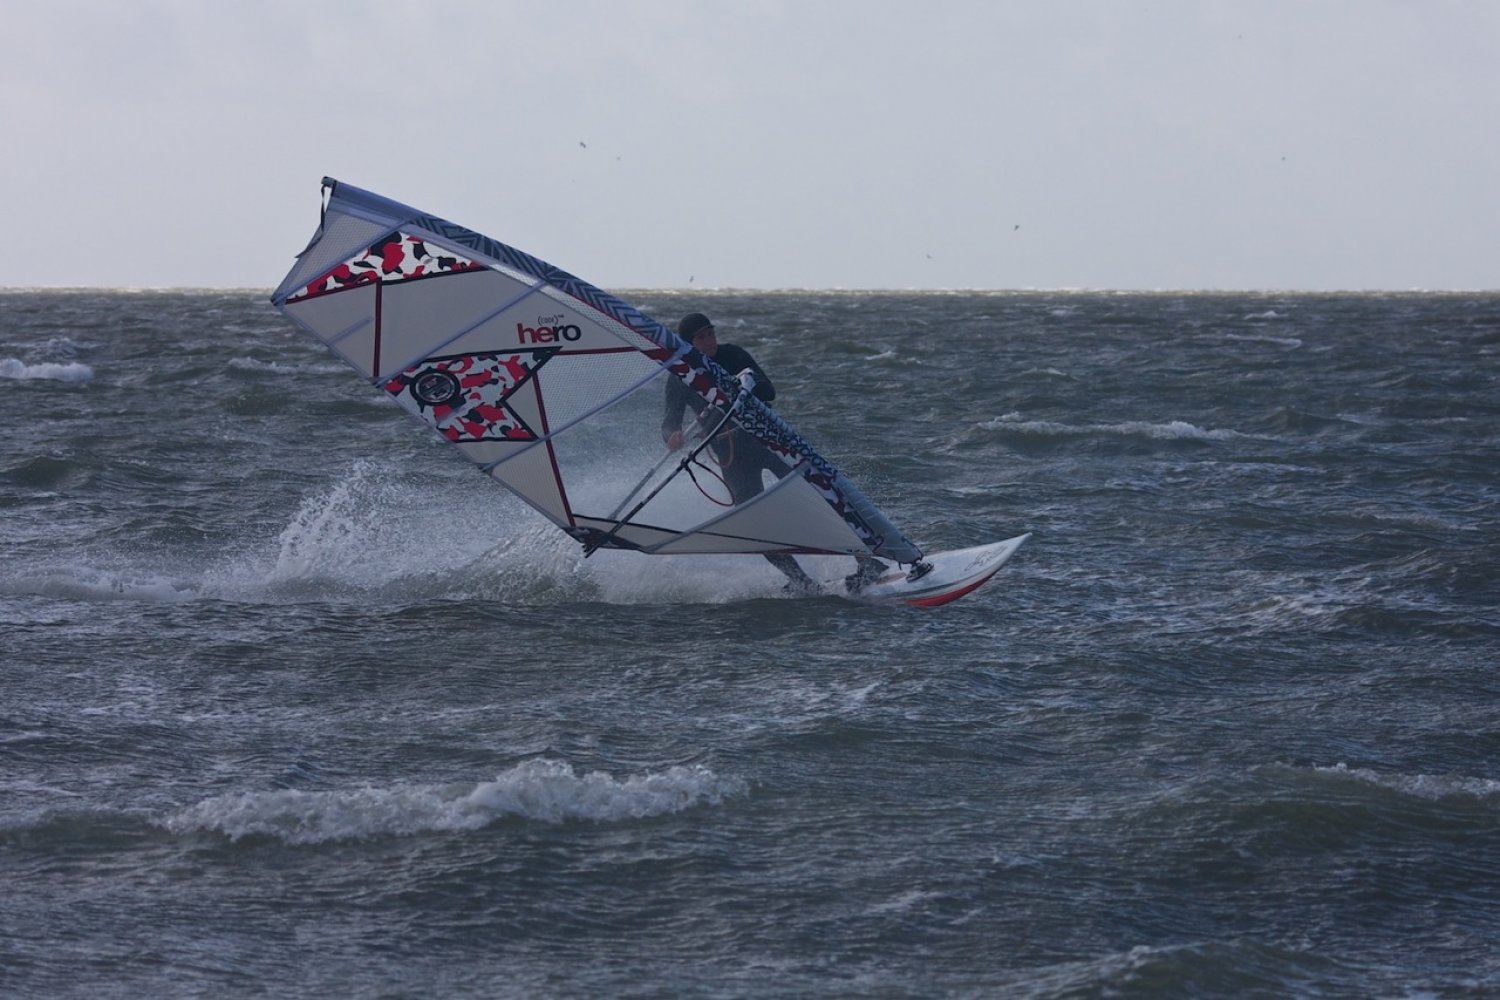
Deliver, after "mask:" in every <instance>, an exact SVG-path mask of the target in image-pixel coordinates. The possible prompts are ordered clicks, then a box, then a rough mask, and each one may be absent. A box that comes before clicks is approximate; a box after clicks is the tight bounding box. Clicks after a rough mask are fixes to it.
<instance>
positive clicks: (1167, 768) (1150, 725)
mask: <svg viewBox="0 0 1500 1000" xmlns="http://www.w3.org/2000/svg"><path fill="white" fill-rule="evenodd" d="M621 294H622V297H624V298H626V299H627V300H628V301H630V302H631V303H632V304H634V305H638V306H640V307H641V308H643V309H644V310H646V311H647V312H648V313H650V314H651V315H653V316H657V317H659V318H661V319H663V320H664V321H667V322H669V323H673V322H675V321H676V319H677V318H678V317H680V316H681V315H683V314H684V313H686V312H689V311H694V310H701V311H704V312H706V313H708V314H709V315H710V316H711V317H712V318H713V319H714V321H715V324H716V326H717V328H718V330H719V333H720V340H721V341H723V342H731V343H737V344H739V345H740V346H742V347H744V348H746V349H747V350H749V351H750V352H751V353H752V354H754V355H755V357H756V358H757V360H758V361H759V362H760V363H761V365H762V367H763V368H764V369H765V370H766V372H767V373H768V374H769V375H770V376H771V378H772V379H773V380H774V381H775V384H776V387H777V389H778V393H779V395H778V400H777V407H778V412H779V413H780V414H781V415H782V416H783V417H784V418H786V419H787V420H788V421H789V422H790V423H792V424H793V426H795V427H796V428H797V429H798V430H799V431H800V432H801V433H802V434H803V435H804V436H805V437H806V438H807V439H808V440H809V441H810V442H812V443H813V444H814V446H815V447H817V448H818V449H819V450H820V451H822V452H823V453H824V454H826V455H827V456H828V457H829V458H830V460H832V461H833V462H834V463H835V464H836V465H838V467H839V468H840V469H841V470H842V471H844V472H845V473H846V474H847V475H848V476H849V477H850V478H851V479H852V480H853V481H854V482H856V483H858V484H860V485H861V487H862V488H863V489H864V490H865V492H866V493H867V494H869V495H870V497H871V498H872V499H873V500H875V502H876V503H877V504H879V505H880V506H881V507H882V509H884V510H885V511H886V512H887V513H888V514H889V515H890V517H891V519H892V520H893V521H894V522H895V523H896V524H898V525H899V526H900V527H901V528H902V530H903V531H904V532H905V533H906V534H907V535H908V536H909V537H910V538H911V539H912V540H914V541H915V542H917V544H919V545H921V546H922V547H923V548H924V549H926V550H928V551H939V550H943V549H951V548H959V547H964V546H969V545H975V544H979V543H981V542H987V541H991V540H995V539H999V538H1005V537H1009V536H1012V535H1017V534H1020V533H1022V532H1031V533H1032V538H1031V540H1030V541H1029V542H1028V543H1027V544H1026V545H1025V546H1024V547H1023V548H1022V549H1021V551H1020V552H1019V554H1018V555H1017V556H1016V557H1015V559H1014V560H1012V562H1011V563H1010V564H1009V565H1008V566H1007V567H1006V568H1005V569H1003V570H1002V571H1001V572H1000V574H999V575H998V576H996V577H995V578H994V579H993V580H991V581H990V582H989V583H988V584H986V585H985V586H984V587H983V588H981V589H979V590H977V591H975V592H974V593H972V594H970V595H968V596H967V597H964V598H963V599H962V600H959V601H957V602H955V603H952V604H949V605H946V606H944V607H941V608H931V609H922V608H915V607H909V606H906V605H894V606H893V605H880V604H870V603H862V602H860V601H858V600H850V599H842V598H834V597H818V598H793V597H789V596H787V595H785V594H783V593H782V588H781V582H782V581H781V578H780V577H779V575H778V574H777V572H776V571H775V570H774V569H773V568H772V567H770V566H769V565H767V564H766V563H765V562H764V561H763V560H760V559H757V558H754V557H749V558H747V557H736V556H696V557H695V556H678V557H649V556H642V555H638V554H634V553H629V552H614V551H605V552H600V553H597V554H596V555H594V556H592V557H591V558H588V559H584V558H583V557H582V554H581V551H580V549H579V547H578V546H577V544H576V543H574V542H573V541H571V540H570V539H568V538H567V537H566V536H564V535H563V534H562V533H561V532H558V531H556V530H555V529H553V528H552V527H551V526H550V524H548V523H547V522H545V521H544V520H543V519H542V518H541V517H540V516H539V515H538V514H536V513H534V512H532V511H531V509H530V508H528V507H526V506H525V505H524V504H523V503H521V502H520V501H519V500H518V499H516V498H515V497H513V496H512V495H510V494H509V493H507V492H506V491H505V490H504V489H503V488H501V487H499V486H498V485H496V484H495V483H494V482H492V481H490V480H488V479H486V478H485V477H483V476H481V475H477V474H476V472H475V470H474V468H473V467H471V466H470V465H469V464H468V463H467V462H465V461H463V460H462V459H461V458H459V457H458V456H457V455H456V454H454V453H453V451H452V449H450V448H449V447H448V446H447V445H446V444H444V443H443V442H442V441H440V440H438V439H437V438H436V436H434V435H432V434H431V432H430V431H428V430H427V429H426V428H425V427H424V426H422V425H420V424H419V423H417V422H416V421H413V420H411V419H410V418H408V417H407V416H405V415H404V414H403V413H402V412H401V411H399V410H398V409H397V408H396V407H395V406H394V405H392V404H391V403H390V402H388V401H387V400H386V399H385V398H384V394H383V393H381V392H379V391H378V390H375V389H372V388H370V387H369V386H368V385H367V384H366V383H364V382H363V381H362V380H361V379H360V378H359V377H358V376H357V375H356V374H355V373H354V372H353V371H351V370H350V369H348V368H346V367H345V366H344V365H343V363H342V362H340V361H339V360H337V359H336V358H334V357H333V356H331V355H329V354H328V353H327V352H326V351H325V350H324V349H323V348H322V347H321V346H320V345H318V344H317V343H315V342H313V341H312V340H311V339H310V338H308V337H306V336H304V335H303V334H301V333H299V332H298V331H297V330H296V329H294V328H293V327H292V326H291V325H290V324H289V323H288V322H286V321H285V320H283V319H282V318H281V317H280V316H279V315H278V314H277V313H276V312H275V311H274V310H273V309H272V307H271V306H270V304H269V303H268V301H267V299H268V292H267V291H266V290H262V289H250V290H188V291H154V290H145V291H141V290H133V291H132V290H120V291H100V290H8V291H4V292H0V428H3V436H0V995H3V996H5V997H7V998H10V997H15V998H33V997H36V998H57V997H88V998H101V997H152V998H157V997H214V998H223V997H241V996H244V997H276V998H298V997H316V998H327V997H388V998H406V997H412V998H418V997H437V998H468V997H476V998H478V997H483V998H491V997H527V998H529V997H736V998H740V997H750V998H754V997H986V998H988V997H1006V998H1009V997H1018V998H1117V997H1124V998H1133V997H1320V998H1324V997H1336V998H1338V997H1350V998H1449V997H1497V996H1500V678H1497V670H1500V294H1490V293H1475V294H1455V293H1447V294H1419V293H1412V294H1287V293H1245V294H1217V293H1176V292H1160V293H1151V294H1144V293H1102V292H926V293H900V292H880V293H868V292H836V291H781V292H761V291H756V292H735V291H703V292H696V293H691V294H689V293H685V292H681V291H649V290H647V291H628V292H624V293H621ZM812 561H816V560H812ZM835 562H837V561H836V560H835Z"/></svg>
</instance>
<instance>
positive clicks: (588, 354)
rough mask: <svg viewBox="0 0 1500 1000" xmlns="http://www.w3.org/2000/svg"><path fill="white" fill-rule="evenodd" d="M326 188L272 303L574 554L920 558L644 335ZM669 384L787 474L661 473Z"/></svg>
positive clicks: (506, 256)
mask: <svg viewBox="0 0 1500 1000" xmlns="http://www.w3.org/2000/svg"><path fill="white" fill-rule="evenodd" d="M323 185H324V190H325V193H326V196H327V200H326V202H325V204H324V207H323V215H322V219H321V221H320V224H319V226H318V229H317V232H316V233H315V234H314V235H313V238H312V242H311V243H309V244H308V246H307V248H306V249H305V250H303V251H302V253H301V254H299V255H298V257H297V262H296V264H295V265H294V266H293V267H292V269H291V271H290V272H289V273H288V274H287V276H286V278H285V279H284V280H283V281H282V282H281V285H280V286H279V287H278V288H277V289H276V291H275V293H274V294H273V295H272V298H271V301H272V303H273V304H274V305H275V306H276V308H277V309H278V310H279V311H280V312H281V313H282V314H283V315H285V316H286V317H288V318H289V319H290V320H292V322H293V323H295V324H296V325H297V326H299V327H301V328H302V329H304V330H305V331H307V332H308V333H309V334H311V335H312V336H313V337H315V338H317V339H318V340H319V341H321V342H322V343H323V344H325V345H326V346H327V347H328V348H329V349H330V350H332V351H333V353H334V354H336V355H337V356H338V357H340V358H342V359H343V360H344V361H346V362H348V364H349V365H351V366H352V367H353V368H354V369H355V370H356V371H358V372H359V373H360V375H362V376H363V377H364V378H365V379H366V380H368V381H369V382H370V384H371V385H372V386H374V387H375V388H377V389H378V390H380V391H381V392H384V393H385V394H386V396H387V397H388V398H390V399H391V400H392V401H394V402H395V403H396V404H398V405H399V406H401V407H402V408H404V409H405V410H406V411H407V412H409V413H410V414H412V415H413V416H415V417H416V418H418V419H419V420H421V421H423V422H425V423H426V424H428V425H429V426H430V427H431V428H432V429H433V430H435V431H436V432H437V433H438V434H440V435H441V436H442V437H443V438H444V439H446V440H447V441H448V442H449V443H451V444H452V445H453V446H454V447H455V448H456V449H458V451H459V452H460V453H461V454H462V455H463V456H464V457H465V458H467V459H468V460H469V461H471V462H473V463H474V464H475V465H476V466H478V467H479V469H480V470H481V471H482V472H483V473H485V474H486V475H488V476H490V477H492V478H494V479H495V480H497V481H498V482H499V483H501V484H502V485H504V486H505V487H507V488H508V489H510V490H511V491H512V492H513V493H515V494H516V495H517V496H519V497H520V498H521V499H522V500H524V501H525V502H526V503H528V504H530V505H531V506H532V507H534V508H536V509H537V510H538V511H540V512H541V513H542V515H543V516H545V517H546V518H547V519H548V520H550V521H552V523H554V524H556V525H557V526H558V527H559V528H561V529H562V530H563V531H565V532H567V533H568V534H569V535H571V536H572V537H573V538H575V539H577V540H578V541H579V542H581V543H583V545H584V546H585V550H586V551H591V550H592V549H593V548H594V547H599V546H603V547H607V548H623V549H634V550H638V551H641V552H647V553H660V554H680V553H723V552H746V553H750V552H759V553H808V554H831V555H837V554H842V555H868V554H871V553H873V554H875V555H877V556H884V557H886V558H889V559H893V560H895V561H897V562H900V563H916V562H918V561H919V560H920V559H921V557H922V553H921V550H919V549H918V548H917V547H916V546H915V545H913V544H912V543H911V542H910V541H908V540H907V538H906V537H905V536H904V535H902V534H901V532H900V531H898V530H897V529H896V527H895V526H894V525H892V524H891V522H890V521H889V520H888V519H887V518H886V516H885V515H884V514H883V513H881V512H880V510H878V509H877V508H876V507H875V505H874V504H873V503H871V502H870V500H869V499H868V498H867V497H866V496H865V495H864V494H863V493H862V492H860V490H859V489H858V488H857V487H856V486H855V485H854V484H853V483H851V482H850V481H849V479H848V478H847V477H846V476H844V475H843V474H842V473H841V472H839V471H838V469H836V468H835V467H834V466H833V465H832V463H830V462H829V461H828V460H827V459H826V458H824V457H823V456H822V455H820V454H819V453H818V452H817V451H815V450H814V449H813V448H812V447H811V446H810V445H809V444H808V443H807V442H806V441H805V440H804V439H803V438H802V437H801V435H799V434H798V433H797V432H796V431H795V430H793V429H792V427H791V426H790V425H788V424H787V423H786V422H785V421H784V420H782V419H781V418H780V417H779V416H778V415H777V414H776V413H775V412H773V411H772V410H771V409H770V408H768V407H767V406H766V405H765V404H764V403H762V402H761V401H760V400H758V399H756V398H755V397H754V396H753V395H751V394H750V393H749V392H743V391H742V390H741V387H740V385H739V383H738V382H737V381H736V379H735V378H734V376H733V374H731V373H729V372H726V371H725V370H724V369H723V368H722V367H721V366H719V365H718V364H716V363H715V362H714V361H713V360H712V359H710V358H707V357H705V356H703V355H702V354H700V353H698V352H697V351H694V350H693V349H692V347H691V345H689V344H687V343H685V342H684V341H683V340H682V339H681V338H679V337H678V336H677V334H676V333H674V332H673V331H671V330H669V329H667V328H666V327H664V326H662V325H661V324H660V323H658V322H657V321H656V320H654V319H652V318H651V317H649V316H647V315H645V314H644V313H642V312H641V311H639V310H638V309H636V308H634V307H633V306H630V305H629V304H627V303H625V302H624V301H622V300H621V299H618V298H616V297H615V296H613V295H611V294H609V293H608V292H605V291H602V290H600V289H598V288H595V287H594V286H593V285H591V284H589V283H588V282H586V281H583V280H581V279H579V278H576V277H574V276H573V275H571V274H568V273H567V272H565V271H562V270H560V269H558V268H556V267H553V266H552V265H551V264H548V263H546V262H545V261H542V260H538V259H537V258H535V257H532V256H531V255H529V254H526V253H524V252H522V251H520V250H517V249H515V248H513V247H510V246H507V245H506V244H504V243H501V242H499V241H497V240H494V239H491V238H489V237H487V236H482V235H480V234H478V233H476V232H473V231H471V230H468V229H465V228H464V227H462V226H458V225H455V224H453V223H451V222H448V221H446V220H443V219H440V218H437V217H435V216H432V215H428V214H427V213H425V212H421V211H419V210H417V209H414V208H411V207H409V206H406V205H402V204H400V203H398V202H395V201H391V200H389V199H387V198H383V197H381V196H380V195H377V194H373V193H371V192H369V191H365V190H362V189H360V188H357V187H354V186H352V185H349V184H344V183H341V182H337V181H334V180H332V179H331V178H324V180H323ZM668 379H680V380H681V381H682V382H684V383H685V384H686V385H687V386H688V387H689V388H690V389H691V390H692V391H693V392H694V393H695V394H697V395H698V396H699V397H700V398H701V399H703V400H704V401H705V402H707V403H708V404H709V405H710V406H711V407H715V408H717V410H716V411H710V412H719V413H722V414H728V416H729V419H730V420H731V421H732V423H733V424H734V426H736V427H738V428H739V429H741V430H742V431H744V432H745V433H746V434H749V435H751V436H752V437H753V438H755V439H756V440H757V441H759V442H760V443H761V444H763V445H764V446H765V447H766V448H767V449H768V450H769V451H770V452H771V453H772V454H773V455H775V456H776V457H777V458H778V459H780V460H781V461H782V462H784V463H785V464H786V466H787V469H788V470H789V472H788V473H787V474H786V475H784V476H782V477H781V478H779V479H775V481H774V482H770V483H769V484H766V485H765V488H764V490H763V492H761V493H759V494H757V495H756V496H754V497H751V498H749V499H746V500H745V501H744V502H742V503H734V502H733V498H732V497H731V496H730V495H729V493H728V490H727V488H726V487H725V486H724V483H723V481H722V479H719V480H718V481H717V482H716V481H715V477H714V476H713V475H712V470H711V469H706V472H705V474H697V473H694V471H693V470H692V469H691V468H687V469H686V470H685V469H684V466H683V465H682V464H678V463H672V462H665V463H664V462H662V461H661V459H662V451H663V449H664V447H665V446H664V445H663V443H662V440H661V434H660V426H661V415H662V410H663V398H664V390H665V386H666V380H668ZM682 471H688V472H689V473H690V474H689V475H680V474H679V473H681V472H682ZM643 472H644V473H645V475H644V476H643V475H642V473H643ZM773 478H774V477H773ZM642 498H646V502H644V503H642V502H641V501H642Z"/></svg>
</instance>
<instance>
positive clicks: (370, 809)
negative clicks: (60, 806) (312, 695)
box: [161, 759, 745, 844]
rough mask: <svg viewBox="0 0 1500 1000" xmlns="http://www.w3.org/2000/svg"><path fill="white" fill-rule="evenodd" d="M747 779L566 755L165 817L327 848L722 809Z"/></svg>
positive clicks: (271, 796) (229, 801) (245, 800)
mask: <svg viewBox="0 0 1500 1000" xmlns="http://www.w3.org/2000/svg"><path fill="white" fill-rule="evenodd" d="M744 790H745V785H744V783H743V782H742V781H738V780H735V779H731V778H721V777H719V776H718V775H716V774H714V773H713V772H712V771H710V770H709V769H708V768H706V767H703V766H702V765H694V766H690V767H689V766H677V767H670V768H667V769H666V770H665V771H659V772H652V773H647V774H639V775H632V776H630V777H627V778H624V779H620V778H615V777H612V776H611V775H608V774H605V773H603V772H602V771H592V772H589V773H587V774H581V775H580V774H578V773H577V772H576V771H574V770H573V768H572V766H571V765H569V764H567V763H566V762H563V761H558V760H546V759H538V760H531V761H526V762H525V763H522V764H518V765H517V766H516V767H513V768H511V769H510V770H509V771H506V772H505V773H503V774H501V775H499V776H497V777H496V778H495V779H494V780H493V781H486V782H481V783H479V784H475V785H470V784H449V785H395V786H392V787H390V788H371V787H366V788H359V789H348V790H344V791H328V792H304V791H299V790H296V789H280V790H277V791H265V792H240V793H231V794H228V795H219V796H215V797H214V798H211V799H206V800H204V801H203V802H200V803H198V804H197V805H194V806H190V807H188V808H187V809H184V810H182V811H181V812H178V813H176V814H174V815H172V816H169V817H167V818H166V819H165V820H163V821H162V823H161V825H162V826H163V827H165V828H166V829H167V830H168V831H170V832H172V833H176V834H189V833H197V832H212V833H220V834H223V835H225V836H227V837H229V838H230V839H231V840H239V839H240V838H242V837H249V836H257V835H259V836H268V837H274V838H276V839H279V840H281V841H284V842H285V843H288V844H319V843H326V842H329V841H340V840H362V839H366V838H369V837H379V836H409V835H413V834H421V833H434V832H437V833H444V832H455V831H468V830H478V829H481V828H483V827H486V826H489V825H490V824H491V823H494V822H496V821H497V820H501V819H505V818H512V817H513V818H518V819H523V820H533V821H536V822H542V823H553V824H557V823H566V822H570V821H590V822H595V823H618V822H625V821H628V820H634V819H645V818H648V817H652V816H660V815H665V814H668V813H676V812H681V811H682V810H684V809H690V808H692V807H694V806H699V805H717V804H719V803H720V802H722V801H723V800H724V799H725V798H727V797H730V796H733V795H737V794H741V793H743V792H744Z"/></svg>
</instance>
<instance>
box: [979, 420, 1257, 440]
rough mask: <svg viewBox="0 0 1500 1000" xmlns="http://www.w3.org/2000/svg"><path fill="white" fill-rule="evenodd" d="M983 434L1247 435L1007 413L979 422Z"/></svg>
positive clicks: (1175, 423)
mask: <svg viewBox="0 0 1500 1000" xmlns="http://www.w3.org/2000/svg"><path fill="white" fill-rule="evenodd" d="M979 426H980V427H982V428H984V429H985V430H998V431H1005V432H1007V433H1012V434H1026V435H1035V436H1039V437H1096V436H1100V435H1104V436H1111V437H1131V438H1146V439H1149V440H1154V441H1229V440H1233V439H1235V438H1243V437H1247V436H1248V435H1245V434H1241V433H1240V432H1239V431H1231V430H1209V429H1205V428H1202V427H1199V426H1197V425H1196V424H1190V423H1188V422H1187V421H1185V420H1169V421H1167V422H1166V423H1150V422H1147V421H1141V420H1129V421H1124V422H1122V423H1118V424H1084V425H1079V424H1061V423H1056V422H1054V421H1050V420H1022V419H1021V417H1020V415H1019V414H1015V413H1007V414H1006V415H1004V416H1002V417H995V418H994V419H993V420H986V421H984V422H982V423H981V424H980V425H979Z"/></svg>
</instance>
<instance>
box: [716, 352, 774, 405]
mask: <svg viewBox="0 0 1500 1000" xmlns="http://www.w3.org/2000/svg"><path fill="white" fill-rule="evenodd" d="M714 360H715V361H717V362H718V363H719V364H720V365H722V366H723V367H724V370H725V371H727V372H729V374H731V375H738V374H739V373H740V372H741V371H743V370H744V369H746V368H748V369H750V371H751V372H752V373H753V374H754V375H755V388H754V389H752V390H751V392H753V393H754V395H755V398H756V399H758V400H760V401H761V402H762V403H769V402H771V401H772V400H773V399H775V398H776V386H774V385H772V384H771V379H770V378H769V377H768V376H767V375H766V373H765V372H763V371H761V367H760V365H758V364H756V363H755V359H754V358H752V357H751V356H750V352H749V351H747V350H745V349H744V348H743V347H738V346H736V345H734V344H723V345H721V346H720V347H719V356H718V357H716V358H714Z"/></svg>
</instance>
